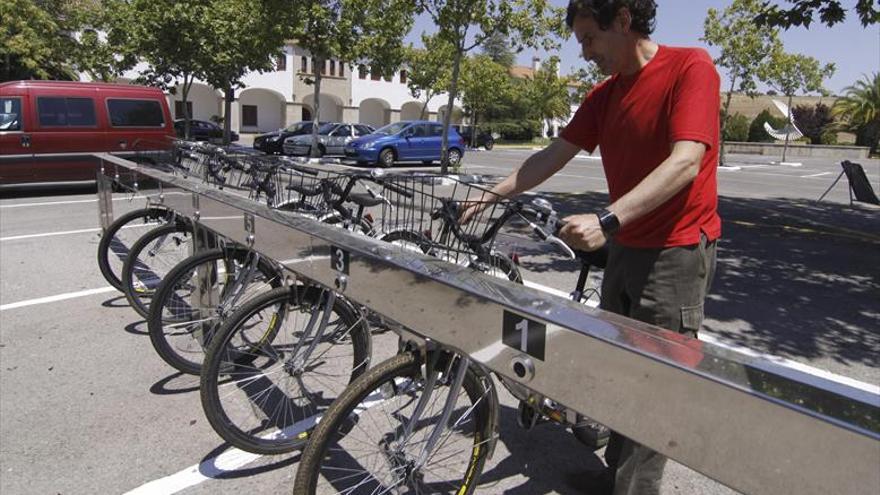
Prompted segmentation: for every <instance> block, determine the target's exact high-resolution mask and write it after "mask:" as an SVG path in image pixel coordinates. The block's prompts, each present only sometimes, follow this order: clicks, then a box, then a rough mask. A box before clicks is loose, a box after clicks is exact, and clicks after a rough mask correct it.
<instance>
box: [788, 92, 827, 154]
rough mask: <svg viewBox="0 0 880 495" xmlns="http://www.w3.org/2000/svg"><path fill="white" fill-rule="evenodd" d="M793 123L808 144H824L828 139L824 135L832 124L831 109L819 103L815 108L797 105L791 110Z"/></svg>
mask: <svg viewBox="0 0 880 495" xmlns="http://www.w3.org/2000/svg"><path fill="white" fill-rule="evenodd" d="M791 114H792V115H793V116H794V121H795V122H797V125H798V129H800V130H801V132H803V133H804V136H806V137H807V138H809V140H810V144H824V143H825V142H826V141H827V140H828V138H827V136H826V134H827V133H828V131H829V130H830V128H831V125H832V124H833V123H834V116H833V115H831V108H830V107H829V106H828V105H824V104H822V103H821V102H819V103H816V105H815V106H807V105H799V106H796V107H794V108H792V109H791Z"/></svg>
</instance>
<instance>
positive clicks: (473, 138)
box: [471, 110, 480, 149]
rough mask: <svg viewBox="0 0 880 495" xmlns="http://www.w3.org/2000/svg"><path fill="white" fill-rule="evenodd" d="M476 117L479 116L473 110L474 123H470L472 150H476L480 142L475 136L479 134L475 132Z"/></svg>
mask: <svg viewBox="0 0 880 495" xmlns="http://www.w3.org/2000/svg"><path fill="white" fill-rule="evenodd" d="M478 116H479V114H478V113H477V111H476V110H474V121H473V122H471V148H474V149H476V148H477V145H478V144H479V142H480V140H479V139H478V138H477V136H479V135H480V133H479V132H477V130H478V128H477V124H478V123H479V119H478V118H477V117H478Z"/></svg>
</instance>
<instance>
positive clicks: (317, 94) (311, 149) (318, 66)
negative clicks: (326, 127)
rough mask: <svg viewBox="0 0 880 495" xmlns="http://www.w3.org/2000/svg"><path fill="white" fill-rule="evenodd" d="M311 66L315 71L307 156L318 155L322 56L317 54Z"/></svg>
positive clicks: (314, 156)
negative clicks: (312, 109) (312, 112)
mask: <svg viewBox="0 0 880 495" xmlns="http://www.w3.org/2000/svg"><path fill="white" fill-rule="evenodd" d="M315 62H316V63H315V64H314V65H313V66H312V71H314V73H315V113H314V114H312V145H311V146H310V147H309V157H310V158H317V157H318V122H319V119H318V116H319V115H321V72H323V69H324V57H321V56H318V57H316V59H315Z"/></svg>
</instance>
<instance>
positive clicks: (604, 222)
mask: <svg viewBox="0 0 880 495" xmlns="http://www.w3.org/2000/svg"><path fill="white" fill-rule="evenodd" d="M596 216H597V217H599V226H600V227H602V232H605V234H607V235H614V234H616V233H617V231H618V230H620V220H618V219H617V215H615V214H614V213H612V212H610V211H608V210H602V211H600V212H599V213H596Z"/></svg>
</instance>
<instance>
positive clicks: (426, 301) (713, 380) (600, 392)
mask: <svg viewBox="0 0 880 495" xmlns="http://www.w3.org/2000/svg"><path fill="white" fill-rule="evenodd" d="M99 157H100V158H101V159H102V168H101V172H99V174H100V173H102V172H103V174H104V175H105V176H108V177H113V176H114V174H115V173H116V171H117V170H131V171H133V172H135V175H137V176H142V177H149V178H152V179H155V180H157V181H159V182H160V183H161V184H162V187H163V190H164V191H172V190H178V191H187V192H190V193H192V194H191V195H189V196H188V195H185V194H184V195H180V194H178V195H171V194H168V195H166V196H165V199H164V203H165V204H166V206H168V207H169V208H172V209H174V210H176V211H178V212H179V213H181V214H183V215H187V216H190V217H191V218H194V219H196V220H197V221H198V222H199V223H201V224H203V225H204V226H206V227H207V228H209V229H211V230H213V231H215V232H217V233H219V234H221V235H223V236H225V237H228V238H230V239H232V240H234V241H237V242H240V243H242V244H245V245H252V246H253V248H254V249H256V250H257V251H259V252H260V253H261V254H263V255H265V256H269V257H270V258H272V259H274V260H276V261H278V262H280V263H281V264H282V265H283V266H285V267H286V268H288V269H289V270H291V271H293V272H296V273H298V274H300V275H302V276H305V277H308V278H310V279H313V280H315V281H317V282H319V283H322V284H324V285H327V286H329V287H334V286H335V287H338V288H340V290H341V291H342V292H344V294H345V295H346V297H350V298H351V299H353V300H355V301H357V302H359V303H361V304H364V305H366V306H368V307H370V308H371V309H373V310H375V311H377V312H379V313H381V314H383V315H385V316H387V317H388V318H390V319H392V320H394V321H397V322H399V323H401V324H402V325H404V326H406V327H408V328H409V329H411V330H412V331H413V332H415V333H417V334H419V335H421V336H423V337H424V338H427V339H432V340H435V341H437V342H440V343H443V344H445V345H448V346H450V347H452V348H455V349H457V350H459V351H461V352H463V353H465V354H468V355H470V356H471V358H472V359H474V360H476V361H478V362H481V363H483V364H484V365H486V366H487V367H489V368H491V369H493V370H495V371H497V372H499V373H501V374H503V375H505V376H507V377H509V378H511V379H513V380H516V381H518V382H520V383H522V384H523V385H525V386H527V387H529V388H530V389H532V390H534V391H536V392H538V393H540V394H543V395H545V396H547V397H549V398H552V399H553V400H556V401H558V402H559V403H561V404H564V405H566V406H568V407H570V408H572V409H574V410H577V411H580V412H582V413H583V414H586V415H588V416H590V417H592V418H595V419H596V420H598V421H601V422H602V423H604V424H606V425H608V426H610V427H611V428H613V429H615V430H617V431H620V432H621V433H623V434H625V435H627V436H629V437H631V438H633V439H636V440H637V441H639V442H641V443H643V444H645V445H647V446H649V447H651V448H653V449H655V450H657V451H659V452H661V453H663V454H664V455H666V456H668V457H670V458H672V459H675V460H676V461H678V462H680V463H682V464H684V465H686V466H689V467H690V468H692V469H694V470H696V471H699V472H701V473H703V474H705V475H706V476H708V477H710V478H713V479H715V480H718V481H719V482H721V483H723V484H725V485H728V486H730V487H732V488H734V489H736V490H739V491H741V492H744V493H750V494H768V495H770V494H772V495H778V494H784V493H792V494H799V495H805V494H816V495H827V494H831V493H851V494H856V493H865V494H868V493H871V494H875V493H877V491H878V488H880V469H878V467H880V396H878V395H876V394H872V393H869V392H866V391H863V390H860V389H857V388H854V387H850V386H847V385H843V384H840V383H836V382H832V381H829V380H826V379H823V378H819V377H816V376H812V375H808V374H806V373H803V372H800V371H797V370H793V369H790V368H787V367H785V366H782V365H779V364H777V363H773V362H768V361H766V360H762V359H760V358H755V357H751V356H748V355H744V354H740V353H736V352H733V351H730V350H728V349H725V348H721V347H718V346H714V345H712V344H709V343H706V342H701V341H698V340H694V339H690V338H686V337H682V336H680V335H678V334H675V333H672V332H669V331H665V330H661V329H658V328H656V327H652V326H650V325H646V324H644V323H640V322H637V321H634V320H630V319H628V318H624V317H621V316H618V315H615V314H612V313H608V312H604V311H601V310H598V309H591V308H589V307H586V306H584V305H580V304H576V303H573V302H571V301H568V300H565V299H562V298H559V297H556V296H552V295H549V294H545V293H542V292H540V291H537V290H534V289H530V288H527V287H524V286H520V285H516V284H512V283H508V282H506V281H502V280H499V279H496V278H492V277H488V276H485V275H483V274H479V273H475V272H473V271H471V270H468V269H465V268H461V267H458V266H454V265H451V264H448V263H445V262H443V261H441V260H438V259H434V258H430V257H427V256H423V255H420V254H415V253H412V252H410V251H407V250H405V249H401V248H397V247H395V246H391V245H387V244H383V243H381V242H379V241H376V240H374V239H370V238H366V237H363V236H358V235H354V234H351V233H349V232H346V231H344V230H343V229H338V228H334V227H329V226H326V225H322V224H320V223H318V222H315V221H312V220H310V219H306V218H299V217H295V216H292V215H288V214H285V213H281V212H279V211H276V210H272V209H269V208H267V207H266V206H265V205H261V204H257V203H256V202H253V201H248V200H247V199H245V198H241V197H238V196H235V195H232V194H230V193H227V192H224V191H221V190H217V189H212V188H208V187H207V186H205V185H203V184H201V183H199V182H196V181H194V180H191V179H185V178H183V177H179V176H175V175H172V174H169V173H165V172H162V171H159V170H156V169H151V168H148V167H142V166H141V167H139V166H138V165H137V164H135V163H133V162H129V161H126V160H124V159H120V158H117V157H113V156H111V155H106V154H102V155H99ZM102 194H109V192H108V191H107V188H102ZM331 263H332V264H331Z"/></svg>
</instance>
